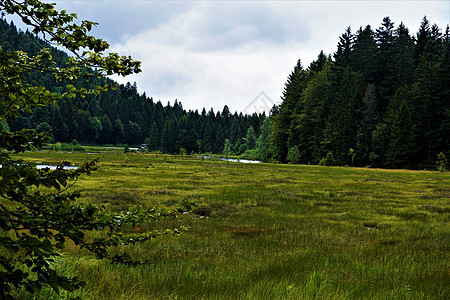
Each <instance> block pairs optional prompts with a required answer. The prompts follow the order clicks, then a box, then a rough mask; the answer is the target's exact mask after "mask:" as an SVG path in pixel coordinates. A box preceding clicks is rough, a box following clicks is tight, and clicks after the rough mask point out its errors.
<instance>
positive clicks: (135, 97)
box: [0, 19, 266, 153]
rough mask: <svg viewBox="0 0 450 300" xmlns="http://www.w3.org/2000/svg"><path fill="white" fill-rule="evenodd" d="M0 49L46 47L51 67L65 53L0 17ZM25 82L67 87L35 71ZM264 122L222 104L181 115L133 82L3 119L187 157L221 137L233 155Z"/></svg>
mask: <svg viewBox="0 0 450 300" xmlns="http://www.w3.org/2000/svg"><path fill="white" fill-rule="evenodd" d="M0 46H1V47H2V50H3V51H16V50H22V51H24V52H27V53H30V54H36V53H37V52H38V51H39V50H40V49H42V48H43V47H46V48H50V49H51V52H52V55H53V57H54V60H55V62H56V63H57V64H60V65H63V64H65V62H66V61H67V59H68V55H67V54H66V53H64V52H62V51H59V50H57V49H55V48H54V47H51V46H50V45H48V44H47V43H46V42H45V41H43V40H42V39H40V38H38V37H36V36H34V35H33V34H31V33H30V32H28V31H26V32H23V31H21V30H20V29H17V27H16V26H15V25H14V24H13V23H12V22H11V23H10V24H9V23H8V22H6V21H5V20H3V19H0ZM26 80H28V81H29V82H32V83H33V84H37V85H42V86H45V87H46V88H47V89H49V90H57V89H61V88H62V87H64V86H65V85H66V84H67V83H66V82H56V81H55V80H54V78H53V77H52V75H50V74H43V73H40V72H34V73H33V72H32V73H31V74H30V75H29V76H28V77H27V78H26ZM106 83H109V84H111V85H114V84H116V83H115V82H113V81H112V80H110V79H108V78H100V79H97V78H95V79H91V80H90V81H89V82H86V81H85V80H79V81H77V83H76V84H75V85H77V87H94V86H96V85H101V84H106ZM265 118H266V116H265V115H262V114H253V115H243V114H237V113H234V114H232V113H231V112H230V111H229V109H228V107H226V106H225V107H224V109H223V110H222V112H214V111H213V110H210V111H206V110H205V109H203V110H202V111H201V112H198V111H186V110H184V109H183V107H182V104H181V103H180V102H178V101H177V100H175V101H174V102H173V104H170V103H168V104H167V105H163V104H162V103H161V102H159V101H158V102H155V101H153V99H152V98H151V97H148V96H147V95H146V94H145V93H143V94H139V93H138V92H137V88H136V84H130V83H128V84H126V85H119V86H118V88H117V89H116V90H109V91H107V92H105V93H102V94H101V95H99V96H87V97H86V98H83V99H81V98H79V99H78V98H77V99H74V100H72V101H64V102H60V103H59V105H55V106H52V107H43V108H39V109H36V110H35V111H34V112H33V114H25V115H23V116H22V117H20V118H17V119H11V120H8V125H9V127H10V129H11V130H18V129H22V128H36V129H37V130H38V131H46V130H51V131H52V133H51V134H52V136H53V140H54V141H55V142H56V141H58V142H71V141H72V140H73V139H76V140H77V141H78V142H80V143H82V144H91V145H96V144H125V143H127V144H130V145H139V144H143V143H145V142H147V143H148V144H149V146H150V149H149V150H160V151H162V152H166V153H178V152H179V151H180V148H183V149H184V150H186V152H187V153H191V152H192V151H195V152H212V153H220V152H222V150H223V148H224V144H225V140H226V139H228V140H229V142H230V143H231V144H232V146H233V149H232V150H235V151H234V152H239V149H241V146H242V145H243V144H245V139H244V138H245V136H246V134H247V131H248V129H249V128H250V127H253V129H254V131H255V134H257V135H258V134H259V132H260V127H261V125H262V123H263V121H264V119H265ZM241 150H242V149H241ZM244 150H245V149H244Z"/></svg>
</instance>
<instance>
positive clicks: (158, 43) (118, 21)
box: [50, 0, 449, 111]
mask: <svg viewBox="0 0 450 300" xmlns="http://www.w3.org/2000/svg"><path fill="white" fill-rule="evenodd" d="M50 2H52V1H50ZM57 2H58V7H60V9H67V10H68V11H75V12H77V13H78V15H79V18H80V19H91V20H94V21H98V22H99V23H100V26H99V27H98V28H97V29H96V33H98V34H99V35H100V36H101V37H104V38H106V39H107V40H108V41H109V42H110V43H111V45H112V47H111V48H112V50H113V51H115V52H119V53H120V54H124V55H132V56H133V57H134V58H135V59H138V60H141V61H142V64H143V72H142V73H141V74H138V75H134V76H130V77H127V78H125V79H123V78H117V80H118V81H119V82H121V83H126V82H127V81H131V82H133V81H136V82H137V85H138V88H139V90H140V92H144V91H145V92H146V94H147V95H149V96H153V98H154V99H155V100H161V101H162V102H163V103H165V102H167V101H171V102H172V103H173V101H174V100H175V99H178V100H180V101H181V102H182V104H183V106H184V107H185V108H187V109H199V110H200V109H201V108H202V107H206V108H207V109H209V108H210V107H214V109H215V110H221V109H222V107H223V106H224V105H225V104H226V105H228V106H229V108H230V110H231V111H235V110H237V111H241V110H242V109H244V108H245V107H246V106H247V105H248V104H249V103H250V102H251V101H252V100H253V99H254V98H255V97H256V96H257V95H258V94H259V93H260V92H265V94H267V96H268V97H270V98H271V99H272V100H273V101H275V102H279V100H280V96H281V93H282V90H283V87H284V82H285V80H286V78H287V76H288V75H289V73H290V72H291V71H292V69H293V67H294V65H295V64H296V62H297V59H299V58H300V59H301V60H302V62H303V65H304V66H305V67H306V66H307V65H308V64H309V63H310V62H311V61H312V60H313V59H315V58H316V57H317V55H318V53H319V52H320V50H324V51H325V53H327V54H332V53H333V52H334V51H335V48H336V44H337V41H338V40H339V36H340V35H341V34H342V33H343V32H344V30H345V28H346V27H347V26H351V27H352V30H353V32H356V30H357V29H358V28H359V27H360V26H363V27H364V26H366V25H367V24H370V25H371V26H372V28H373V29H376V28H378V27H379V26H380V24H381V22H382V19H383V17H385V16H389V17H390V18H391V20H393V21H394V22H395V24H396V25H398V24H400V22H401V21H403V22H404V23H405V25H406V26H407V27H408V28H409V29H410V32H411V33H412V34H415V32H417V29H418V27H419V25H420V22H421V20H422V17H423V16H424V15H426V16H427V17H428V19H429V20H430V22H431V23H437V24H438V25H439V27H441V28H444V27H445V26H446V25H447V24H448V22H449V20H448V17H449V2H448V1H445V0H444V1H399V0H397V1H395V0H391V1H381V0H380V1H362V0H361V1H261V2H259V1H239V2H237V1H229V2H226V1H210V2H190V1H130V0H128V1H100V0H97V1H57Z"/></svg>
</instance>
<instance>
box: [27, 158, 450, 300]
mask: <svg viewBox="0 0 450 300" xmlns="http://www.w3.org/2000/svg"><path fill="white" fill-rule="evenodd" d="M20 156H21V157H23V158H26V159H27V160H32V161H36V162H42V163H57V162H59V161H62V160H68V161H71V162H75V163H80V162H83V161H85V160H89V159H93V158H97V157H98V158H99V159H100V164H99V169H98V171H96V172H94V173H93V174H92V175H91V176H83V177H82V178H81V179H80V180H79V181H78V182H77V184H76V186H75V188H78V189H84V192H83V193H82V195H83V196H82V198H81V199H80V200H81V201H83V202H88V201H92V202H94V203H96V204H98V205H104V206H105V207H106V208H107V209H109V210H114V211H123V210H127V209H128V207H129V206H132V205H148V206H154V205H168V206H170V205H173V204H174V203H177V202H179V201H181V200H184V199H189V200H194V201H197V202H198V203H200V206H199V207H198V208H196V210H195V211H194V212H193V213H189V214H183V215H181V216H180V217H179V218H178V219H171V220H164V221H161V222H155V223H153V225H152V226H153V227H150V226H147V227H136V228H134V229H132V230H134V231H138V232H145V231H146V230H152V229H155V228H172V227H178V226H180V225H188V226H189V227H190V229H189V231H187V232H184V233H182V234H181V235H180V236H164V237H161V238H158V239H155V240H153V241H151V242H146V243H144V244H141V245H138V246H135V247H132V248H127V249H114V250H113V251H124V250H126V251H128V252H130V253H131V254H132V256H133V257H135V258H137V259H141V260H150V261H152V262H153V263H151V264H147V265H140V266H134V267H130V266H124V265H113V264H111V263H109V262H108V261H100V260H97V259H95V258H94V257H93V256H91V255H89V254H88V253H86V252H84V251H81V250H79V249H76V248H75V247H74V246H73V245H71V244H69V243H68V244H67V247H66V252H65V253H64V254H63V259H61V261H60V262H59V267H60V271H61V272H65V273H69V274H72V275H76V276H79V277H81V278H82V279H83V280H85V281H86V287H85V288H83V289H81V290H79V291H78V292H76V293H75V295H77V296H80V297H81V298H82V299H450V281H449V278H450V263H449V261H450V260H449V247H450V235H449V222H448V221H449V213H450V204H449V200H450V173H438V172H425V171H407V170H379V169H365V168H343V167H319V166H300V165H277V164H242V163H229V162H223V161H211V160H201V159H198V158H194V157H188V156H186V157H181V156H168V155H162V154H160V155H155V154H126V155H125V154H120V153H107V152H105V153H99V154H81V153H72V154H69V153H56V152H27V153H25V154H23V155H20ZM130 230H131V229H130ZM92 234H94V233H92ZM95 234H98V233H95ZM65 296H67V294H64V293H62V297H63V298H64V297H65ZM24 297H25V296H24ZM40 297H41V298H40V299H49V298H53V299H59V298H58V297H57V296H56V295H55V294H53V293H52V292H50V291H48V290H43V291H42V292H41V295H40Z"/></svg>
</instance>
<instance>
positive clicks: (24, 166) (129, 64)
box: [0, 0, 189, 299]
mask: <svg viewBox="0 0 450 300" xmlns="http://www.w3.org/2000/svg"><path fill="white" fill-rule="evenodd" d="M0 9H1V14H2V16H3V15H4V14H15V15H18V16H19V17H20V18H21V19H22V21H23V22H24V23H25V24H27V25H29V26H30V27H31V28H33V30H32V31H33V34H40V35H42V36H43V38H44V39H45V40H46V41H47V42H49V43H53V44H57V45H59V46H61V47H64V48H66V49H67V50H69V51H70V52H72V54H73V56H72V57H70V58H68V59H67V62H66V64H65V65H63V66H61V65H58V64H57V63H56V62H55V61H54V60H53V57H52V54H51V52H50V51H49V49H47V48H42V49H40V50H39V52H37V53H34V54H33V55H31V54H30V55H28V54H27V53H25V52H23V51H20V50H17V51H6V50H3V49H2V47H0V100H1V101H0V123H1V124H2V127H1V129H0V228H1V230H0V298H2V299H5V298H6V299H14V298H15V296H16V295H17V292H18V291H22V292H25V290H26V292H27V293H35V292H38V291H39V290H41V289H42V287H44V286H46V287H50V288H52V289H53V290H55V291H56V292H58V291H59V290H60V289H65V290H68V291H73V290H75V289H77V288H79V287H80V284H81V282H80V281H79V280H78V278H76V277H71V276H66V275H64V274H61V273H60V272H57V270H56V269H55V261H56V259H57V258H58V256H59V255H60V254H59V250H61V249H63V248H64V247H65V244H66V242H67V241H71V242H73V243H74V244H75V245H77V246H79V247H80V248H84V249H87V250H89V251H90V252H92V253H94V254H95V255H96V256H97V257H99V258H110V259H111V260H112V261H113V262H125V263H132V261H131V260H130V257H129V255H127V254H115V255H113V254H111V253H110V249H111V248H112V247H116V246H118V245H130V244H131V245H134V244H135V243H138V242H143V241H147V240H149V239H151V238H154V237H157V236H160V235H165V234H168V233H174V234H177V233H179V231H180V230H181V229H183V228H184V227H181V228H180V227H179V228H178V229H173V230H169V229H167V230H155V231H151V232H146V233H145V234H144V233H143V234H123V233H121V229H122V228H124V227H127V226H131V227H133V226H135V225H136V224H140V223H146V222H149V221H152V220H156V219H160V218H165V217H174V216H175V215H176V213H177V212H179V211H183V210H185V209H186V207H181V206H180V207H178V208H175V209H173V210H168V209H163V208H154V207H152V208H148V209H146V208H142V207H141V208H134V209H129V210H126V211H125V212H122V213H111V212H106V211H104V210H103V209H100V208H99V207H97V206H94V205H93V204H92V203H87V204H83V203H81V202H79V201H78V200H77V199H78V198H79V197H80V193H79V192H77V191H70V190H69V188H70V187H71V186H72V185H73V184H74V182H75V181H76V180H77V179H78V178H79V177H80V176H81V175H82V174H90V173H91V171H93V170H95V165H96V164H97V163H98V161H97V160H93V161H87V162H84V163H83V164H81V165H80V166H79V167H78V168H77V169H76V170H67V169H66V167H67V166H68V165H69V163H68V162H65V161H63V162H60V163H59V164H58V165H57V166H56V167H55V169H50V168H37V166H36V164H35V163H30V162H27V161H25V160H21V159H14V158H13V157H12V156H11V155H12V154H13V153H14V154H17V153H20V152H24V151H26V150H30V149H32V148H33V149H35V148H40V147H42V145H43V143H44V141H46V138H47V137H46V133H45V132H42V133H38V130H36V131H35V130H34V129H24V130H19V131H12V132H10V131H9V128H8V126H5V125H4V124H5V122H6V120H7V119H8V118H10V119H11V118H12V119H14V118H18V117H20V116H21V115H22V114H23V113H31V112H32V111H33V110H34V109H35V108H37V107H45V106H49V105H52V104H56V103H58V102H59V101H61V100H64V99H72V98H76V97H85V96H86V95H98V94H99V93H100V92H101V91H105V90H107V89H108V88H109V86H108V85H104V86H97V87H95V88H92V89H86V88H77V87H75V86H74V85H72V84H70V82H73V81H75V80H77V79H80V80H81V79H84V80H89V79H91V78H97V77H100V76H105V75H111V74H118V75H123V76H125V75H128V74H132V73H137V72H139V71H140V63H139V62H137V61H134V60H132V59H131V58H130V57H125V56H119V55H118V54H117V53H109V54H107V55H106V54H105V51H106V50H107V49H108V48H109V45H108V43H106V42H105V41H102V40H100V39H96V38H94V37H92V36H90V35H88V32H89V31H90V30H91V28H92V27H93V26H95V25H96V24H95V23H93V22H90V21H82V22H81V25H76V24H77V23H76V22H75V19H76V15H75V14H68V13H66V12H65V11H61V12H58V11H56V10H55V9H54V5H53V4H46V3H42V2H41V1H37V0H27V1H22V2H20V1H13V0H2V1H0ZM35 70H38V71H39V72H41V73H44V74H50V75H51V76H52V78H53V80H55V81H56V82H65V83H67V84H66V85H65V87H64V88H62V89H60V90H59V91H49V90H47V89H46V88H45V87H44V86H42V85H39V84H34V85H33V84H30V82H29V81H27V80H25V77H26V75H27V74H29V73H30V72H34V71H35ZM43 131H45V130H43ZM74 146H76V143H75V144H74ZM187 205H188V206H189V204H187ZM89 231H102V232H104V233H105V234H104V235H103V236H101V237H97V238H94V239H92V238H90V237H89V235H87V234H86V233H87V232H89ZM27 297H29V295H28V296H27Z"/></svg>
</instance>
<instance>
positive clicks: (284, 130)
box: [272, 60, 307, 161]
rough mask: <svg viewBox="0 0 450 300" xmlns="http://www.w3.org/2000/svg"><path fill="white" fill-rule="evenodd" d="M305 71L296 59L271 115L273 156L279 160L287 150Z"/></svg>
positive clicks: (305, 75) (283, 157) (305, 77)
mask: <svg viewBox="0 0 450 300" xmlns="http://www.w3.org/2000/svg"><path fill="white" fill-rule="evenodd" d="M306 83H307V73H306V72H305V71H304V70H303V67H302V64H301V61H300V60H298V61H297V64H296V66H295V67H294V71H293V72H292V73H291V74H290V75H289V77H288V80H287V82H286V84H285V87H284V91H283V97H282V100H283V102H282V103H281V104H280V106H279V108H278V111H277V113H276V114H275V115H274V116H273V128H272V142H273V143H274V145H275V152H274V156H275V159H277V160H279V161H285V160H286V155H287V152H288V139H289V135H290V128H291V122H292V119H293V116H292V113H293V111H294V108H295V107H297V109H298V111H300V110H301V105H299V102H300V101H301V97H302V92H303V90H304V88H305V87H306Z"/></svg>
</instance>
